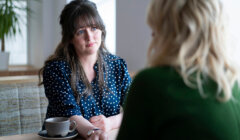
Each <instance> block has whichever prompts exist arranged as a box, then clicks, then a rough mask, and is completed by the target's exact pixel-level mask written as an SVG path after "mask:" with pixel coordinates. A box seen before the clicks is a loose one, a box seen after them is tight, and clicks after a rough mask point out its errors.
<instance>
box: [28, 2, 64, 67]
mask: <svg viewBox="0 0 240 140" xmlns="http://www.w3.org/2000/svg"><path fill="white" fill-rule="evenodd" d="M65 3H66V0H40V1H32V0H30V1H28V4H29V6H30V7H31V10H32V11H33V12H32V14H31V15H30V18H29V20H28V29H29V30H28V35H29V36H28V47H29V49H28V64H29V65H32V66H35V67H37V68H40V67H42V66H43V63H44V61H45V60H46V59H47V57H48V56H49V55H50V54H52V53H53V52H54V50H55V48H56V46H57V44H58V43H59V41H60V39H61V30H60V25H59V15H60V13H61V10H62V8H63V7H64V5H65Z"/></svg>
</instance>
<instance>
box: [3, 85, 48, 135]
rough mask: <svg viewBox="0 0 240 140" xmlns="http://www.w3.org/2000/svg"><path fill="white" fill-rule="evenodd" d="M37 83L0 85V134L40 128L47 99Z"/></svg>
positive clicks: (36, 130) (32, 131) (31, 130)
mask: <svg viewBox="0 0 240 140" xmlns="http://www.w3.org/2000/svg"><path fill="white" fill-rule="evenodd" d="M37 84H38V83H37V82H36V83H21V84H1V85H0V136H5V135H16V134H26V133H36V132H38V131H39V130H41V127H42V122H43V120H44V117H45V114H46V108H47V105H48V101H47V98H46V97H45V94H44V89H43V86H40V87H39V86H38V85H37Z"/></svg>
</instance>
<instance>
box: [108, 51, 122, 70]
mask: <svg viewBox="0 0 240 140" xmlns="http://www.w3.org/2000/svg"><path fill="white" fill-rule="evenodd" d="M104 60H105V62H107V64H112V65H114V66H124V67H127V63H126V61H125V60H124V59H123V58H121V57H119V56H117V55H113V54H110V53H108V54H107V55H105V59H104Z"/></svg>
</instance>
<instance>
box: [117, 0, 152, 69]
mask: <svg viewBox="0 0 240 140" xmlns="http://www.w3.org/2000/svg"><path fill="white" fill-rule="evenodd" d="M149 2H150V0H117V4H116V6H117V7H116V8H117V12H116V14H117V17H116V47H117V48H116V54H117V55H119V56H121V57H123V58H124V59H125V60H126V61H127V64H128V69H129V71H138V70H139V69H142V68H144V66H145V65H146V54H147V48H148V45H149V43H150V37H151V30H150V28H149V27H148V26H147V24H146V11H147V6H148V4H149Z"/></svg>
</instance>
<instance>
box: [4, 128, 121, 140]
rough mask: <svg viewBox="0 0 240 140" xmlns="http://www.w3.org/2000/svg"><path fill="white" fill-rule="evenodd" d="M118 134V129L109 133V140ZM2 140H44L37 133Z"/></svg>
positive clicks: (79, 139)
mask: <svg viewBox="0 0 240 140" xmlns="http://www.w3.org/2000/svg"><path fill="white" fill-rule="evenodd" d="M117 134H118V129H114V130H112V131H110V132H109V134H108V139H109V140H115V139H116V137H117ZM0 140H43V139H42V138H40V137H39V136H38V134H37V133H32V134H22V135H11V136H3V137H0ZM72 140H83V139H81V138H80V137H78V136H77V137H75V138H74V139H72Z"/></svg>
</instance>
